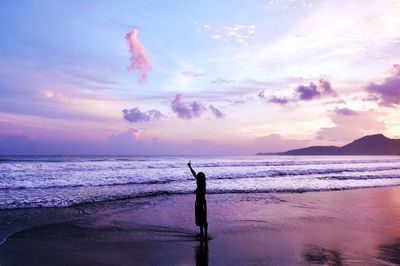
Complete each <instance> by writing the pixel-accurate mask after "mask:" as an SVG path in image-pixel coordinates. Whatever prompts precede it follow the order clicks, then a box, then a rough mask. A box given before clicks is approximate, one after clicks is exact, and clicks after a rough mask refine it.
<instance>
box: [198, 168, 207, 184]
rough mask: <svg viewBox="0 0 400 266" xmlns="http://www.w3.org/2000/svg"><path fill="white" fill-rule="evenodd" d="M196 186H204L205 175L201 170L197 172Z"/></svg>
mask: <svg viewBox="0 0 400 266" xmlns="http://www.w3.org/2000/svg"><path fill="white" fill-rule="evenodd" d="M197 186H199V187H200V186H202V187H206V175H205V174H204V173H203V172H198V173H197Z"/></svg>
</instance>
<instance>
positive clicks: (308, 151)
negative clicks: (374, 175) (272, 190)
mask: <svg viewBox="0 0 400 266" xmlns="http://www.w3.org/2000/svg"><path fill="white" fill-rule="evenodd" d="M279 154H280V155H400V139H390V138H387V137H385V136H384V135H382V134H376V135H369V136H365V137H362V138H360V139H357V140H355V141H353V142H352V143H349V144H347V145H344V146H342V147H337V146H311V147H307V148H301V149H295V150H289V151H287V152H282V153H279ZM257 155H265V153H257Z"/></svg>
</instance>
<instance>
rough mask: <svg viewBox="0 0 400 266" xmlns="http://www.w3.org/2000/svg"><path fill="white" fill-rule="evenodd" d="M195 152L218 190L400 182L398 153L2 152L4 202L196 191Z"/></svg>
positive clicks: (52, 203) (34, 203) (5, 205)
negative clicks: (285, 154)
mask: <svg viewBox="0 0 400 266" xmlns="http://www.w3.org/2000/svg"><path fill="white" fill-rule="evenodd" d="M189 159H190V160H192V166H193V168H194V169H195V171H202V172H204V173H205V174H206V177H207V193H214V194H217V193H258V192H264V193H265V192H267V193H268V192H292V193H301V192H307V191H328V190H343V189H356V188H367V187H383V186H398V185H400V156H191V157H189V156H0V209H16V208H39V207H64V206H71V205H74V204H81V203H90V202H102V201H114V200H120V199H129V198H135V197H152V196H156V195H163V194H166V195H168V194H192V193H193V191H194V189H195V187H196V182H195V179H194V178H193V176H192V175H191V173H190V171H189V169H188V167H187V165H186V164H187V162H188V160H189Z"/></svg>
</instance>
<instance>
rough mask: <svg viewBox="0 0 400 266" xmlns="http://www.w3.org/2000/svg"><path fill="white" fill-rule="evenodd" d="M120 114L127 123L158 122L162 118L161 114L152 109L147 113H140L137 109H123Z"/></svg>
mask: <svg viewBox="0 0 400 266" xmlns="http://www.w3.org/2000/svg"><path fill="white" fill-rule="evenodd" d="M122 113H123V114H124V115H123V117H124V119H125V120H127V121H129V122H130V123H138V122H148V121H153V120H158V119H160V118H161V117H162V116H163V115H162V113H161V112H160V111H158V110H155V109H152V110H150V111H147V112H142V111H140V110H139V108H137V107H135V108H132V109H130V110H128V109H124V110H122Z"/></svg>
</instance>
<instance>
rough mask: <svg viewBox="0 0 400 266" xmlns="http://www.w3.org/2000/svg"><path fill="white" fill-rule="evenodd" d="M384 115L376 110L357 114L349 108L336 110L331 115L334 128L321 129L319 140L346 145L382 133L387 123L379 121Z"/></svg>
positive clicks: (318, 134) (318, 133)
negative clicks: (366, 136)
mask: <svg viewBox="0 0 400 266" xmlns="http://www.w3.org/2000/svg"><path fill="white" fill-rule="evenodd" d="M382 115H383V113H380V112H376V111H374V110H368V111H358V112H355V111H353V110H350V109H348V108H342V109H338V108H336V109H335V110H334V111H333V112H331V113H330V115H329V117H330V119H331V120H332V122H333V123H334V126H332V127H323V128H321V129H320V130H319V131H318V132H317V139H319V140H327V141H340V142H342V143H343V142H345V143H346V142H349V141H352V140H354V139H357V138H360V137H363V136H365V135H371V134H377V133H381V132H383V131H384V130H385V129H386V125H385V123H384V122H383V121H381V120H379V118H380V116H382Z"/></svg>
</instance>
